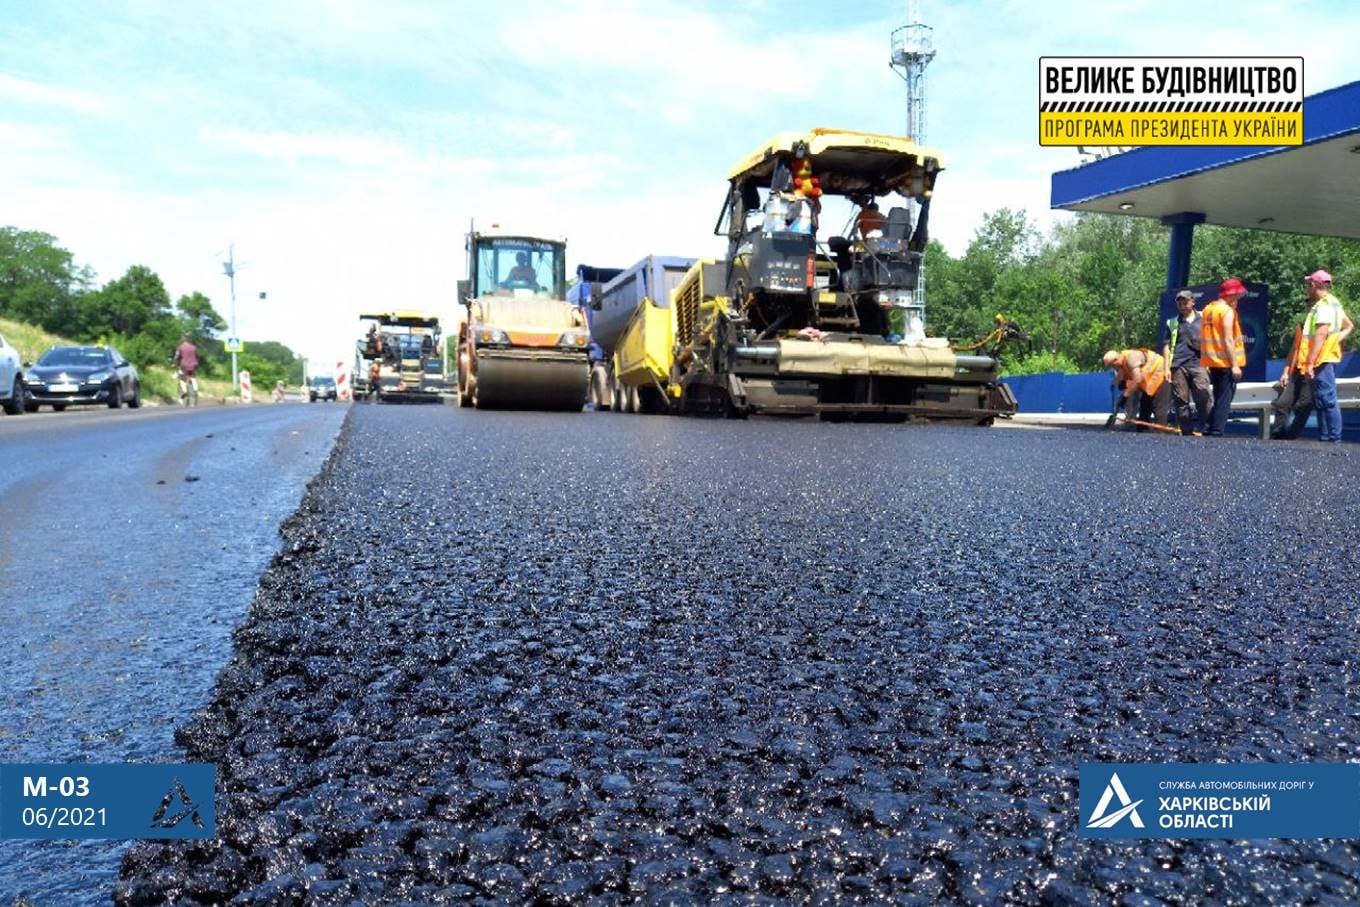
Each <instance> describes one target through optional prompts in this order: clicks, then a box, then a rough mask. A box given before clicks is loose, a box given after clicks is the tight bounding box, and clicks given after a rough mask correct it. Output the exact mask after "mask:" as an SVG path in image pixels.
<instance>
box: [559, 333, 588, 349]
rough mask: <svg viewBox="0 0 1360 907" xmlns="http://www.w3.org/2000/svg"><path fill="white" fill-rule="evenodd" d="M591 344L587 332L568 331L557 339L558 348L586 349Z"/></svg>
mask: <svg viewBox="0 0 1360 907" xmlns="http://www.w3.org/2000/svg"><path fill="white" fill-rule="evenodd" d="M589 343H590V334H589V333H587V332H586V331H567V332H566V333H564V334H563V335H562V336H561V337H558V338H557V345H558V346H571V347H584V346H586V345H587V344H589Z"/></svg>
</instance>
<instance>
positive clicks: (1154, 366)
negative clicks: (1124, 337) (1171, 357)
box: [1121, 348, 1166, 397]
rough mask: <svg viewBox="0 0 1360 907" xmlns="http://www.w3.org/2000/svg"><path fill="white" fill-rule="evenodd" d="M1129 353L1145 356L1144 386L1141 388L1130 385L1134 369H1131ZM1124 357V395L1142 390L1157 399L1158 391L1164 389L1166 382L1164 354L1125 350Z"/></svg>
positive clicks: (1140, 349) (1145, 350)
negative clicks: (1163, 385) (1163, 384)
mask: <svg viewBox="0 0 1360 907" xmlns="http://www.w3.org/2000/svg"><path fill="white" fill-rule="evenodd" d="M1129 353H1142V354H1143V384H1142V386H1141V388H1139V387H1134V386H1132V385H1131V384H1130V383H1129V382H1130V380H1131V379H1132V378H1133V369H1131V368H1129ZM1122 355H1123V357H1124V368H1123V369H1122V371H1123V375H1122V376H1121V377H1122V379H1123V382H1124V393H1126V394H1129V393H1133V392H1134V391H1136V390H1140V389H1141V390H1142V392H1143V393H1145V394H1147V395H1148V396H1149V397H1155V396H1156V395H1157V391H1159V390H1161V389H1162V383H1163V382H1165V381H1166V374H1165V369H1166V360H1165V359H1163V358H1162V354H1161V353H1154V352H1153V351H1152V350H1149V349H1142V348H1139V349H1136V350H1124V351H1123V353H1122Z"/></svg>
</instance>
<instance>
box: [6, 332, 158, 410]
mask: <svg viewBox="0 0 1360 907" xmlns="http://www.w3.org/2000/svg"><path fill="white" fill-rule="evenodd" d="M24 396H25V397H26V398H27V399H26V400H25V407H26V408H27V409H28V410H29V412H33V411H34V410H36V409H37V408H38V407H39V406H42V405H43V404H47V405H49V406H51V407H52V408H53V409H54V410H56V411H57V412H61V411H62V410H63V409H65V408H66V407H67V406H71V405H75V404H87V403H104V404H106V405H107V406H108V407H109V409H117V408H118V407H120V406H122V405H123V404H124V403H126V404H127V405H128V406H130V407H133V408H134V409H135V408H136V407H139V406H141V405H142V381H141V377H140V376H139V375H138V374H137V369H136V367H135V366H133V365H132V363H130V362H128V361H127V357H126V356H124V355H123V354H122V353H120V352H118V350H116V349H114V348H113V347H111V346H54V347H52V348H51V349H49V350H48V351H47V352H45V353H43V354H42V356H41V357H40V358H39V359H38V361H37V362H36V363H33V364H31V365H29V366H28V367H27V368H26V369H25V370H24Z"/></svg>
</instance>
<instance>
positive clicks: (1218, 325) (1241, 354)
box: [1199, 277, 1247, 437]
mask: <svg viewBox="0 0 1360 907" xmlns="http://www.w3.org/2000/svg"><path fill="white" fill-rule="evenodd" d="M1246 292H1247V288H1246V287H1245V286H1243V284H1242V281H1240V280H1238V279H1237V278H1236V277H1229V278H1228V279H1227V280H1225V281H1223V283H1221V284H1219V286H1218V298H1217V299H1215V300H1214V301H1213V302H1211V303H1209V304H1208V305H1207V306H1205V307H1204V312H1203V317H1204V323H1203V325H1201V327H1200V335H1199V362H1200V365H1202V366H1204V367H1205V368H1206V369H1208V370H1209V386H1210V387H1211V388H1213V392H1214V402H1213V406H1212V407H1211V408H1210V410H1209V430H1208V431H1207V432H1205V434H1207V435H1209V436H1210V437H1219V436H1221V435H1222V434H1223V430H1224V429H1225V428H1227V426H1228V413H1229V411H1230V410H1231V408H1232V401H1233V394H1234V393H1235V392H1236V391H1237V382H1239V381H1241V380H1242V366H1244V365H1246V364H1247V347H1246V341H1245V340H1244V339H1243V337H1242V323H1241V320H1240V319H1239V318H1238V317H1237V301H1238V300H1239V299H1241V298H1242V297H1243V296H1244V295H1246Z"/></svg>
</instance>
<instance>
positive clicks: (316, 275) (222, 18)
mask: <svg viewBox="0 0 1360 907" xmlns="http://www.w3.org/2000/svg"><path fill="white" fill-rule="evenodd" d="M921 7H922V12H923V18H924V20H925V21H926V22H927V23H928V24H930V25H931V26H932V27H933V29H934V43H935V47H936V50H937V54H938V55H937V57H936V59H935V61H934V62H933V63H932V64H931V65H930V68H929V79H928V82H929V102H928V109H929V121H928V136H927V138H928V144H930V145H932V146H934V147H937V148H938V149H940V151H941V152H942V154H943V156H944V159H945V162H946V166H947V170H946V172H945V173H944V174H942V175H941V177H940V180H939V183H938V185H937V192H936V199H935V203H934V205H933V207H932V211H931V227H932V234H933V235H934V236H936V237H937V238H939V239H940V240H941V241H942V242H944V244H945V245H946V246H947V247H948V248H949V249H950V250H951V251H953V252H955V253H957V252H961V251H962V249H963V248H964V247H965V246H966V245H967V242H968V240H969V238H970V237H971V235H972V232H973V230H974V229H975V228H976V227H977V225H978V224H979V222H980V220H981V218H982V215H983V214H984V213H985V212H987V211H990V210H994V209H996V208H1000V207H1011V208H1024V209H1026V210H1028V211H1029V212H1030V214H1031V215H1032V216H1033V217H1034V218H1035V219H1036V220H1037V221H1038V222H1039V224H1040V225H1041V226H1047V225H1048V224H1050V223H1051V222H1052V219H1053V215H1052V214H1050V212H1049V211H1048V189H1049V175H1050V174H1051V173H1052V172H1053V171H1054V170H1058V169H1064V168H1066V167H1070V166H1074V165H1075V164H1076V163H1078V157H1077V155H1076V152H1075V151H1074V150H1072V149H1056V148H1049V149H1043V148H1040V147H1038V137H1037V132H1038V115H1037V97H1038V58H1039V57H1040V56H1062V55H1073V56H1075V55H1105V54H1111V55H1115V54H1126V55H1154V54H1155V55H1168V56H1169V55H1180V54H1235V55H1242V56H1252V55H1302V56H1304V57H1306V58H1307V59H1306V78H1307V84H1306V85H1305V90H1306V92H1307V93H1310V94H1311V93H1314V92H1316V91H1319V90H1322V89H1325V88H1330V87H1333V86H1335V85H1339V84H1342V83H1345V82H1349V81H1353V80H1355V79H1357V78H1360V62H1357V57H1356V55H1355V51H1354V48H1356V47H1360V17H1356V16H1354V15H1353V6H1352V5H1351V4H1349V3H1347V2H1335V3H1308V2H1294V3H1290V4H1281V3H1279V2H1255V0H1243V2H1235V3H1233V4H1231V5H1230V6H1226V7H1225V6H1223V5H1220V4H1168V3H1165V2H1140V0H1127V2H1120V0H1111V2H1106V3H1091V2H1077V3H1069V2H1053V3H1034V2H1005V0H1003V2H988V3H982V2H978V3H961V2H951V3H948V4H946V3H943V2H939V0H921ZM905 18H906V12H905V3H902V2H889V0H860V2H856V3H847V4H834V3H818V4H813V3H798V2H774V0H769V2H747V3H741V2H736V3H733V2H713V3H706V2H702V0H691V2H681V3H674V2H668V0H649V2H645V3H643V2H637V3H630V2H627V0H619V2H581V3H573V2H568V0H559V2H542V3H540V2H535V0H519V2H514V3H510V4H507V5H505V6H500V5H498V4H488V3H486V2H485V0H480V2H475V3H474V2H464V0H385V2H382V3H377V2H372V0H234V2H232V3H215V4H209V3H199V2H184V0H170V2H167V0H122V2H117V3H97V2H93V0H45V2H43V3H28V4H20V3H6V4H3V5H0V224H7V225H13V226H17V227H21V228H24V229H37V230H43V231H45V232H48V233H51V234H53V235H55V236H56V237H57V238H58V239H59V241H60V242H61V243H62V244H63V245H64V246H65V247H66V248H68V249H70V250H71V251H72V252H74V253H75V255H76V257H77V259H78V261H80V262H81V263H82V264H88V265H90V266H91V267H93V268H94V269H95V270H96V272H97V274H98V277H99V279H100V280H101V281H106V280H110V279H113V278H115V277H117V276H119V275H120V274H121V273H122V272H123V271H125V270H126V269H127V267H128V266H130V265H133V264H144V265H147V266H149V267H151V268H153V269H154V270H156V271H157V272H158V273H159V274H160V275H161V276H162V278H163V279H164V281H165V283H166V286H167V289H169V291H170V293H171V294H172V296H176V297H177V296H179V295H180V294H182V293H188V292H191V291H194V290H201V291H203V292H205V293H206V294H207V295H209V296H210V297H212V299H213V301H214V303H215V305H216V306H217V308H218V310H219V311H221V312H222V313H223V314H226V313H227V310H228V308H229V304H228V293H227V282H226V278H225V277H224V276H223V275H222V265H221V262H222V261H223V260H224V257H225V253H226V250H227V246H228V244H229V243H231V242H234V243H235V247H236V256H237V259H238V262H240V272H239V275H238V279H237V317H238V321H239V328H240V330H239V333H240V334H241V336H243V337H245V338H247V340H249V339H250V338H261V339H263V338H272V339H280V340H282V341H284V342H285V343H288V344H289V345H290V346H292V347H293V348H294V349H296V350H298V351H300V352H302V353H303V354H304V355H307V356H308V357H310V358H312V359H313V360H314V361H317V362H321V361H335V360H336V359H341V358H347V356H346V351H347V350H349V349H352V342H353V338H354V337H355V336H357V334H358V333H359V325H358V322H357V320H356V319H357V315H358V313H359V312H360V311H361V310H371V309H372V308H375V307H376V308H383V309H387V308H397V307H400V308H425V309H433V310H436V311H441V312H443V313H444V314H445V315H446V316H453V315H454V313H455V310H456V303H455V299H454V294H455V282H456V281H457V280H458V279H459V278H460V277H461V276H462V274H463V270H464V253H463V235H464V233H465V232H466V230H467V226H468V223H469V221H470V220H472V219H474V218H475V219H476V220H477V221H478V222H481V223H490V222H492V221H496V222H499V223H501V224H503V225H513V226H516V227H519V228H521V229H523V230H525V231H526V232H534V233H539V234H554V235H562V236H565V237H567V239H568V265H569V267H571V268H574V267H575V265H576V264H578V263H587V264H595V265H612V266H624V265H627V264H630V263H632V262H633V261H635V260H637V259H638V258H640V257H642V256H643V255H645V254H647V253H649V252H655V253H659V254H665V255H683V256H697V255H713V254H717V253H719V252H720V250H721V242H720V241H719V240H717V239H715V238H714V237H713V236H712V230H713V225H714V221H715V220H716V218H717V215H718V211H719V208H720V207H721V203H722V199H723V193H724V183H723V180H724V177H725V175H726V174H727V172H728V169H729V168H730V167H731V165H732V164H734V163H735V162H736V161H737V160H739V159H740V158H742V157H744V156H745V155H746V154H748V153H749V152H750V151H752V150H754V149H755V148H756V147H757V146H758V145H759V144H760V143H761V142H762V141H763V140H765V139H767V138H769V137H770V136H771V135H773V134H774V133H776V132H778V131H781V130H784V129H802V128H807V127H812V126H837V127H843V128H851V129H862V130H866V131H871V132H885V133H900V132H902V131H903V130H904V118H905V89H904V86H903V84H902V82H901V80H900V79H899V78H898V76H897V75H896V74H895V73H894V72H893V71H892V70H891V69H890V68H889V66H888V55H889V35H890V33H891V31H892V30H893V28H895V27H897V26H898V25H901V24H903V23H904V21H905ZM261 291H267V293H268V298H267V299H266V300H263V301H262V300H260V299H259V298H258V296H259V293H260V292H261Z"/></svg>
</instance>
